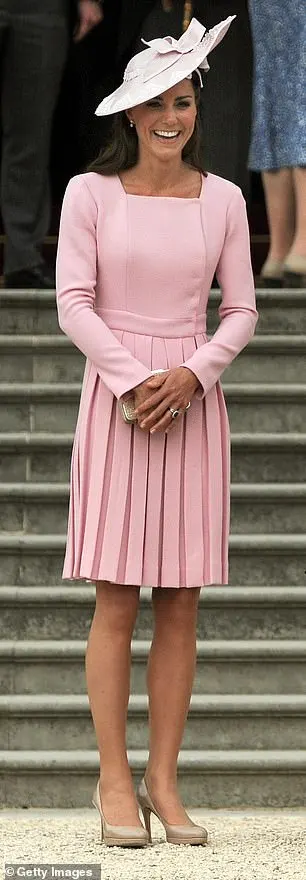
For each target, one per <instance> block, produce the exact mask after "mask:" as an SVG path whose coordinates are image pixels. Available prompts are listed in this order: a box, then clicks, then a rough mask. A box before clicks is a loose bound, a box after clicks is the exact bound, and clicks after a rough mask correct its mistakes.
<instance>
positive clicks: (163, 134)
mask: <svg viewBox="0 0 306 880" xmlns="http://www.w3.org/2000/svg"><path fill="white" fill-rule="evenodd" d="M154 134H156V135H157V137H163V138H175V137H177V136H178V135H179V131H154Z"/></svg>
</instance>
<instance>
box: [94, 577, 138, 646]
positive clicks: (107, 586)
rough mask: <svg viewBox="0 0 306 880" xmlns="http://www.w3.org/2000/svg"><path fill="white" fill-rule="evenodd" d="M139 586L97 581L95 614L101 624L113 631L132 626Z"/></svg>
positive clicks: (136, 608) (129, 628) (127, 628)
mask: <svg viewBox="0 0 306 880" xmlns="http://www.w3.org/2000/svg"><path fill="white" fill-rule="evenodd" d="M139 592H140V588H139V587H136V586H135V587H134V586H126V585H125V584H123V585H121V584H112V583H111V582H110V581H98V582H97V584H96V607H95V615H96V617H98V618H100V619H101V621H102V623H103V625H104V626H106V627H109V628H111V629H112V631H113V632H114V633H115V632H118V633H119V632H126V631H127V630H131V629H133V628H134V624H135V620H136V617H137V611H138V605H139Z"/></svg>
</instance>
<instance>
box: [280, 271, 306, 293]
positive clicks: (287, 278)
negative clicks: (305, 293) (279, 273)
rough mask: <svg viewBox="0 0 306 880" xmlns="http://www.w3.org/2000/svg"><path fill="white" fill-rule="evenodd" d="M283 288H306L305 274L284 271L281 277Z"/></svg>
mask: <svg viewBox="0 0 306 880" xmlns="http://www.w3.org/2000/svg"><path fill="white" fill-rule="evenodd" d="M283 287H296V288H298V287H303V288H304V289H305V287H306V272H289V269H285V271H284V277H283Z"/></svg>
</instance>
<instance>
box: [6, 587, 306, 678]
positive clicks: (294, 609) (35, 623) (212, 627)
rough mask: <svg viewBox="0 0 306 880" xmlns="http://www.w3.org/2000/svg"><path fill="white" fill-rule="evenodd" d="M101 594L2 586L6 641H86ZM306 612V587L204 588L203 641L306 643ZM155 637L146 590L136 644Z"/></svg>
mask: <svg viewBox="0 0 306 880" xmlns="http://www.w3.org/2000/svg"><path fill="white" fill-rule="evenodd" d="M95 593H96V590H95V586H94V585H89V584H86V585H84V584H83V582H82V581H80V582H78V583H77V584H75V585H74V586H70V585H68V583H63V585H61V586H53V587H52V589H50V587H49V585H47V586H45V587H43V586H35V587H34V586H31V585H29V586H23V587H21V586H2V587H1V590H0V639H12V640H16V639H18V640H19V639H21V640H27V639H30V640H33V639H38V640H41V639H43V640H46V639H48V640H49V639H56V640H61V639H64V640H66V641H67V640H70V639H73V640H79V639H86V638H87V634H88V631H89V627H90V624H91V619H92V615H93V612H94V607H95ZM305 610H306V586H304V587H294V586H284V587H272V586H263V587H255V586H253V585H250V586H242V587H237V586H235V587H233V586H230V587H221V586H218V587H203V588H202V590H201V593H200V600H199V607H198V627H197V635H198V638H199V639H200V640H214V639H217V640H228V639H230V640H239V644H240V640H250V639H251V640H252V639H259V640H261V642H262V641H263V640H267V639H271V638H272V639H276V640H277V639H281V640H284V639H286V640H288V639H289V640H292V639H298V640H303V639H306V614H305ZM152 631H153V616H152V590H151V589H150V588H148V587H142V589H141V591H140V600H139V607H138V615H137V619H136V624H135V630H134V638H135V639H138V640H139V639H140V640H146V639H151V637H152ZM281 644H283V642H282V643H281ZM298 649H299V650H300V645H299V643H298ZM255 687H257V684H256V683H255Z"/></svg>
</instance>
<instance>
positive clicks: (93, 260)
mask: <svg viewBox="0 0 306 880" xmlns="http://www.w3.org/2000/svg"><path fill="white" fill-rule="evenodd" d="M96 222H97V206H96V204H95V201H94V198H93V196H92V194H91V192H90V190H89V188H88V186H87V183H86V181H85V180H84V177H83V175H77V176H76V177H73V178H72V179H71V180H70V181H69V183H68V186H67V189H66V192H65V196H64V200H63V206H62V213H61V221H60V229H59V240H58V252H57V263H56V289H57V307H58V318H59V325H60V327H61V329H62V330H63V332H64V333H66V334H67V336H69V338H70V339H72V341H73V342H74V343H75V345H76V346H77V347H78V348H79V349H80V351H82V352H83V354H85V355H86V357H87V358H89V360H90V361H92V363H93V364H94V365H95V367H96V369H97V372H98V374H99V376H101V378H102V380H103V382H105V384H106V385H107V386H108V388H110V390H111V391H112V392H113V394H114V395H115V397H117V398H119V397H121V396H122V395H123V394H124V393H125V392H126V391H130V390H131V389H132V388H135V386H136V385H139V384H140V383H141V382H144V381H145V379H148V378H149V377H150V376H151V371H150V370H149V369H148V368H147V367H146V366H144V364H141V363H140V361H138V360H137V358H135V357H134V356H133V355H132V354H131V352H130V351H128V349H127V348H125V346H123V345H121V343H120V342H119V340H118V339H117V338H116V336H115V335H114V333H112V331H111V330H110V328H109V327H107V325H106V324H105V322H104V321H103V320H102V318H100V317H99V315H97V314H96V313H95V311H94V302H95V284H96V276H97V270H96V264H97V245H96Z"/></svg>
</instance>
